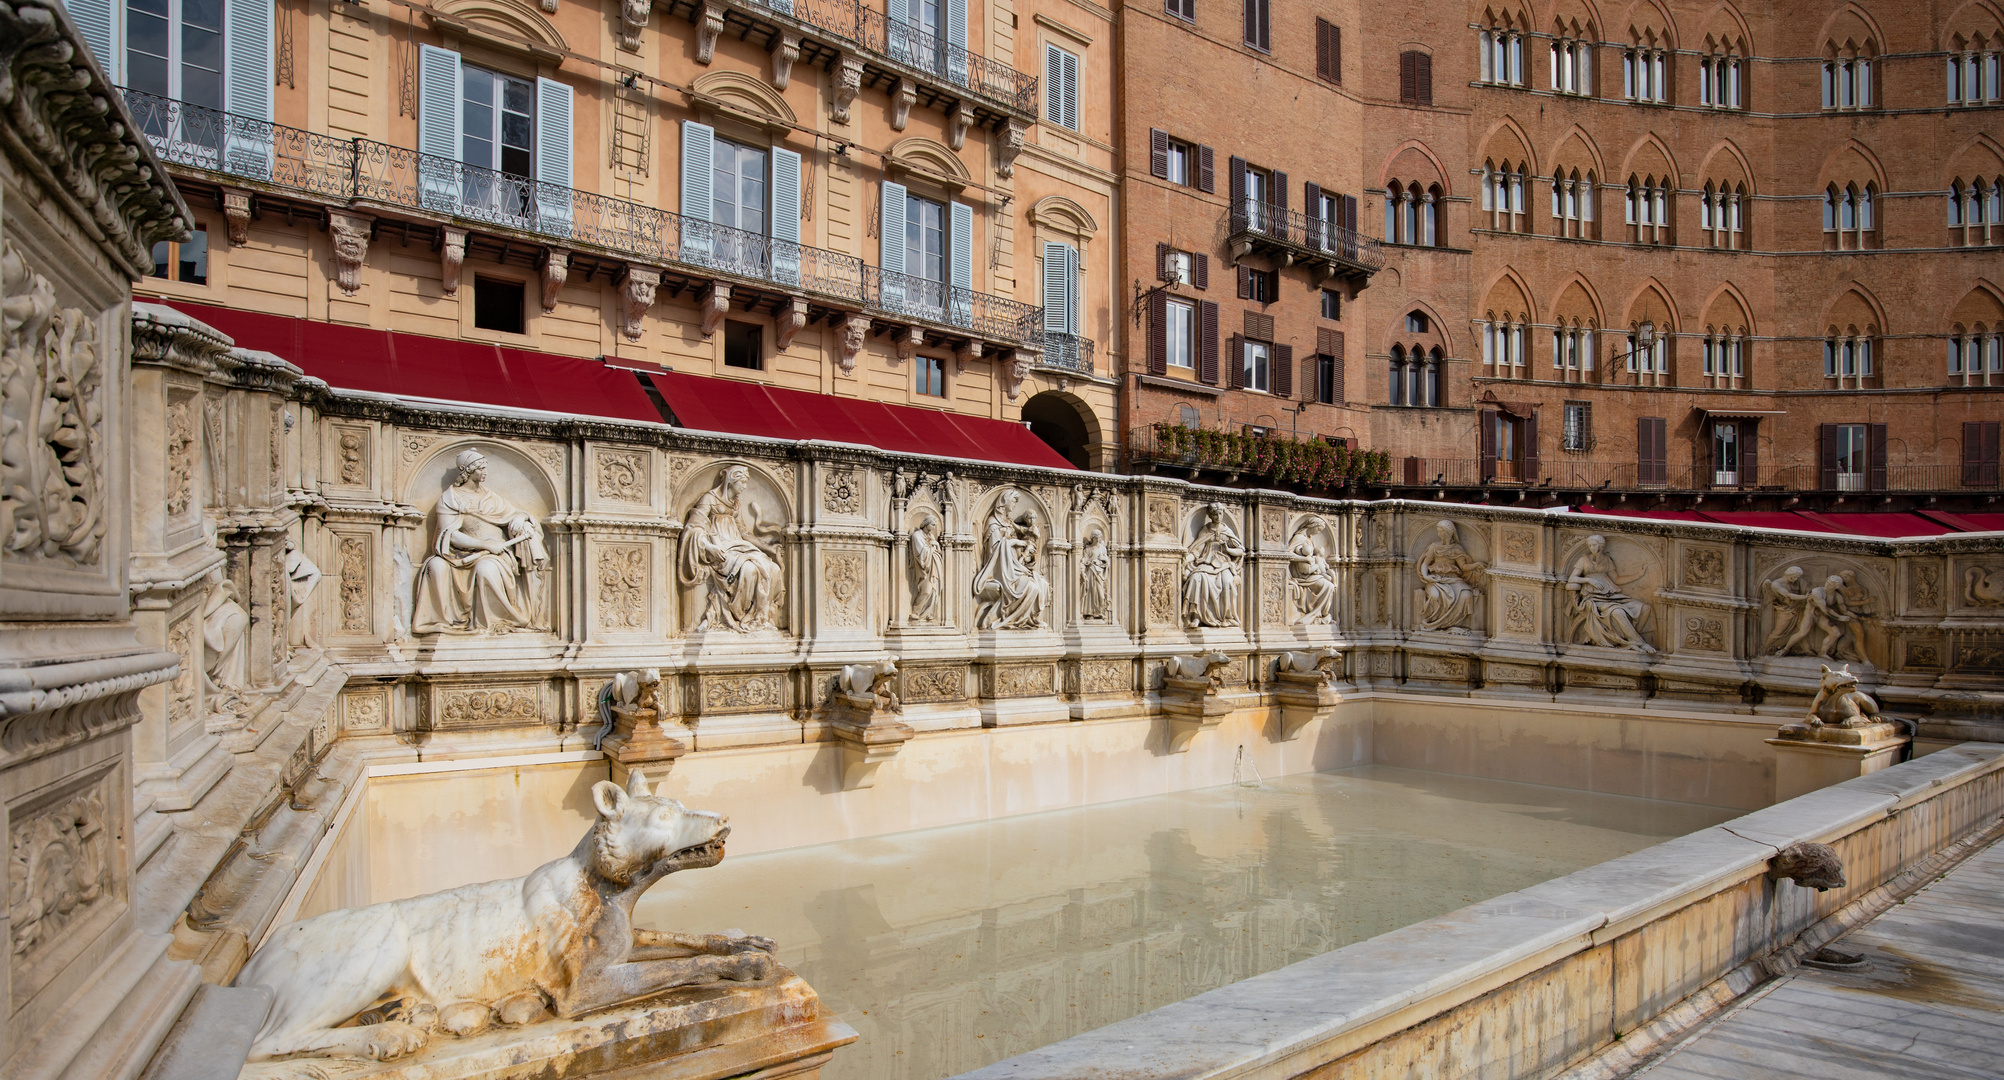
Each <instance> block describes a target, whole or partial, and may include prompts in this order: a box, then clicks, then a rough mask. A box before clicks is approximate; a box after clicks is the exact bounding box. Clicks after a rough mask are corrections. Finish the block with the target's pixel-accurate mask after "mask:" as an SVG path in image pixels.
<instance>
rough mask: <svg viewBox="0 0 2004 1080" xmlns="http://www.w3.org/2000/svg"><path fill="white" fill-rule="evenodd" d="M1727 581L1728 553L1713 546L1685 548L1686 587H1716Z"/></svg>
mask: <svg viewBox="0 0 2004 1080" xmlns="http://www.w3.org/2000/svg"><path fill="white" fill-rule="evenodd" d="M1725 583H1726V553H1725V552H1723V551H1720V550H1719V549H1718V548H1713V547H1692V548H1685V549H1684V585H1685V587H1686V588H1698V589H1716V588H1720V587H1722V586H1724V585H1725Z"/></svg>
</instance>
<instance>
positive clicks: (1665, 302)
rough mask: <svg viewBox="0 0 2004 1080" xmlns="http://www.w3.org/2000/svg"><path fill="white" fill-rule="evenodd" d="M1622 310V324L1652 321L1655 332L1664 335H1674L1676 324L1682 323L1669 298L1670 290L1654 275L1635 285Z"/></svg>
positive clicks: (1674, 304) (1632, 324)
mask: <svg viewBox="0 0 2004 1080" xmlns="http://www.w3.org/2000/svg"><path fill="white" fill-rule="evenodd" d="M1624 311H1625V314H1626V318H1625V319H1624V320H1623V325H1624V326H1637V325H1640V324H1642V323H1644V322H1653V323H1655V324H1656V326H1657V333H1658V334H1662V335H1665V336H1673V337H1674V336H1675V335H1676V333H1677V328H1678V326H1679V325H1681V323H1682V320H1680V319H1679V318H1678V317H1677V305H1676V303H1675V302H1674V301H1672V300H1671V299H1670V290H1669V289H1666V288H1664V287H1663V283H1662V282H1660V281H1658V280H1656V279H1655V278H1654V277H1651V278H1648V279H1647V280H1645V281H1643V283H1642V284H1641V285H1638V286H1636V289H1635V291H1634V292H1632V293H1630V294H1629V296H1628V303H1627V304H1626V305H1625V306H1624Z"/></svg>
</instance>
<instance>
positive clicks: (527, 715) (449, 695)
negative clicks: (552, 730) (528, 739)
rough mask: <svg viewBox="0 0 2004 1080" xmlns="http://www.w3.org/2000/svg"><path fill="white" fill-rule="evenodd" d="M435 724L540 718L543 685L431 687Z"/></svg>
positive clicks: (471, 724)
mask: <svg viewBox="0 0 2004 1080" xmlns="http://www.w3.org/2000/svg"><path fill="white" fill-rule="evenodd" d="M431 714H432V716H433V717H434V724H435V725H436V726H437V727H438V728H441V729H443V728H484V727H501V726H504V725H513V724H536V723H541V722H542V721H543V687H542V684H540V683H527V684H522V685H517V686H493V685H486V684H483V685H481V686H478V687H459V686H437V685H434V686H433V687H432V709H431Z"/></svg>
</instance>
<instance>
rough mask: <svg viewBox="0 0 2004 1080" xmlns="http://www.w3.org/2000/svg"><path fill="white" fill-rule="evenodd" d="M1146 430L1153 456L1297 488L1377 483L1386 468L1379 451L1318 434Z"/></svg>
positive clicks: (1388, 461) (1168, 426)
mask: <svg viewBox="0 0 2004 1080" xmlns="http://www.w3.org/2000/svg"><path fill="white" fill-rule="evenodd" d="M1151 433H1152V434H1153V436H1154V440H1155V454H1156V456H1157V458H1158V459H1162V460H1173V461H1179V462H1182V463H1183V464H1187V465H1194V466H1196V467H1197V468H1200V469H1210V470H1213V471H1217V472H1230V473H1237V474H1239V475H1240V476H1245V477H1250V478H1256V479H1262V480H1266V481H1268V482H1269V483H1273V484H1276V485H1283V486H1287V487H1291V488H1296V489H1302V490H1329V489H1334V488H1340V487H1344V486H1346V485H1351V484H1358V485H1367V484H1380V483H1383V482H1384V481H1385V480H1386V479H1388V478H1389V477H1390V476H1391V473H1392V458H1391V455H1390V454H1387V453H1385V452H1384V451H1382V450H1359V449H1353V448H1351V447H1348V446H1336V445H1333V444H1331V443H1329V442H1328V441H1326V440H1323V439H1290V438H1287V437H1285V436H1276V435H1249V434H1246V433H1244V432H1240V431H1223V430H1217V429H1213V428H1188V427H1184V426H1183V425H1181V424H1172V423H1167V422H1158V423H1156V424H1153V425H1151Z"/></svg>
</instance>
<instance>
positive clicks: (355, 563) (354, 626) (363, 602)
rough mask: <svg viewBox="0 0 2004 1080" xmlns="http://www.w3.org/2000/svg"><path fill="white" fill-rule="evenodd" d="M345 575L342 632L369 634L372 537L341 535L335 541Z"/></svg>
mask: <svg viewBox="0 0 2004 1080" xmlns="http://www.w3.org/2000/svg"><path fill="white" fill-rule="evenodd" d="M335 547H336V550H337V552H338V558H339V560H340V566H339V568H338V571H339V573H340V577H341V632H342V633H344V634H366V633H368V632H369V630H370V627H371V617H370V610H369V608H370V603H371V601H372V599H373V590H371V589H370V588H369V538H368V537H367V536H340V537H338V539H337V540H336V541H335Z"/></svg>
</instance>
